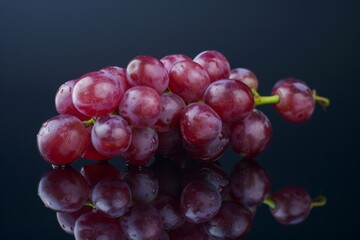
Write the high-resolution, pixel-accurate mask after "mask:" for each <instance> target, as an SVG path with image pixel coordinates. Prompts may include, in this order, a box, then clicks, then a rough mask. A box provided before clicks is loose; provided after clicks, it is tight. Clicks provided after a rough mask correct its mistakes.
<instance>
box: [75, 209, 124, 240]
mask: <svg viewBox="0 0 360 240" xmlns="http://www.w3.org/2000/svg"><path fill="white" fill-rule="evenodd" d="M74 235H75V239H76V240H99V239H112V240H126V239H127V238H126V237H125V234H124V232H123V231H122V228H121V225H120V222H119V220H118V219H115V218H108V217H105V216H104V215H103V214H101V213H100V212H99V211H90V212H87V213H84V214H83V215H81V216H80V217H79V218H78V219H77V220H76V222H75V228H74Z"/></svg>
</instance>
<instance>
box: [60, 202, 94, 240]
mask: <svg viewBox="0 0 360 240" xmlns="http://www.w3.org/2000/svg"><path fill="white" fill-rule="evenodd" d="M91 210H92V208H91V207H89V206H86V205H85V206H83V207H82V208H80V209H79V210H77V211H75V212H56V218H57V220H58V223H59V224H60V226H61V228H62V229H63V230H64V231H65V232H66V233H69V234H74V227H75V222H76V220H77V219H78V218H79V217H80V216H81V215H82V214H84V213H86V212H89V211H91Z"/></svg>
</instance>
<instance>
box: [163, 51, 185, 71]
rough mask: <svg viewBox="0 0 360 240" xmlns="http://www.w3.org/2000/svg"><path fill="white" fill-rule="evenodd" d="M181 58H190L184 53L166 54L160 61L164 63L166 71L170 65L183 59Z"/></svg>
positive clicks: (169, 68)
mask: <svg viewBox="0 0 360 240" xmlns="http://www.w3.org/2000/svg"><path fill="white" fill-rule="evenodd" d="M183 60H191V58H190V57H188V56H186V55H184V54H171V55H167V56H165V57H163V58H162V59H160V61H161V62H162V63H163V64H164V67H165V69H166V71H167V72H170V70H171V68H172V66H173V65H174V64H175V63H177V62H180V61H183Z"/></svg>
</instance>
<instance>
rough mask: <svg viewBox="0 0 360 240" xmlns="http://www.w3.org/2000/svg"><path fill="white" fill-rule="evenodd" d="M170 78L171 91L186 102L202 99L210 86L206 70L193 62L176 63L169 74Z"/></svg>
mask: <svg viewBox="0 0 360 240" xmlns="http://www.w3.org/2000/svg"><path fill="white" fill-rule="evenodd" d="M169 78H170V81H169V89H170V90H171V91H172V92H173V93H175V94H177V95H179V96H180V97H181V98H182V99H183V100H184V101H185V102H195V101H198V100H200V99H202V96H203V93H204V91H205V89H206V88H207V86H208V85H209V84H210V78H209V75H208V73H207V72H206V70H205V69H204V68H203V67H202V66H201V65H200V64H198V63H196V62H194V61H192V60H183V61H180V62H177V63H175V64H174V65H173V67H172V68H171V70H170V72H169Z"/></svg>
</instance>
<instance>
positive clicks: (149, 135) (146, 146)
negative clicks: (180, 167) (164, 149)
mask: <svg viewBox="0 0 360 240" xmlns="http://www.w3.org/2000/svg"><path fill="white" fill-rule="evenodd" d="M158 142H159V140H158V135H157V133H156V131H155V130H154V129H152V128H143V129H139V128H133V129H132V140H131V144H130V146H129V148H128V150H127V151H126V152H125V153H123V154H122V157H123V158H124V160H125V162H126V164H128V165H132V166H142V165H145V164H147V163H148V162H150V160H151V159H152V157H153V156H154V154H155V151H156V149H157V147H158Z"/></svg>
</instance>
